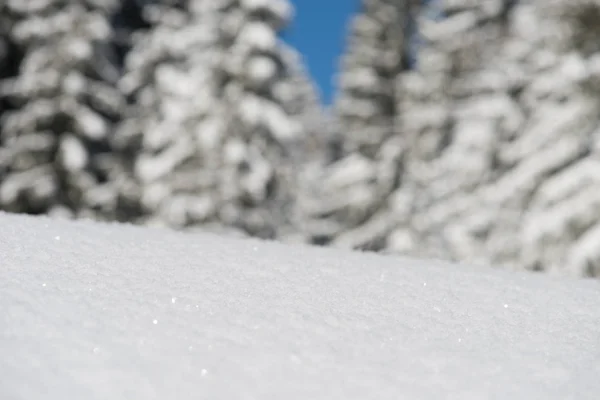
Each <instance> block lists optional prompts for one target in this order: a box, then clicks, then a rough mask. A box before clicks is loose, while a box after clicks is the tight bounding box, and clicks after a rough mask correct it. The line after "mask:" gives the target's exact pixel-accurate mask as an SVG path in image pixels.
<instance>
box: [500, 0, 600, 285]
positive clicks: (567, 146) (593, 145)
mask: <svg viewBox="0 0 600 400" xmlns="http://www.w3.org/2000/svg"><path fill="white" fill-rule="evenodd" d="M527 7H528V8H527ZM523 9H524V10H529V13H530V15H531V16H532V19H533V18H535V19H536V20H537V21H536V22H535V23H534V26H536V27H537V29H535V30H531V28H528V29H530V34H531V37H532V39H533V40H530V43H531V44H530V46H531V50H532V51H531V54H530V55H529V57H528V59H527V61H528V62H527V68H528V74H529V82H528V84H527V86H526V87H525V88H524V90H523V91H522V93H521V95H520V105H521V107H522V109H523V112H524V113H525V114H526V115H527V122H526V123H525V125H524V126H523V129H522V131H521V133H520V135H519V137H518V139H517V140H515V141H514V143H512V144H511V145H510V146H507V147H506V148H505V149H504V152H503V156H504V158H505V159H509V160H511V161H513V162H514V167H513V168H512V170H511V171H510V172H508V173H507V177H506V179H504V180H505V181H506V183H505V184H504V185H500V184H499V185H498V188H496V189H498V190H500V189H501V190H502V191H503V193H513V194H511V197H510V198H512V199H514V200H513V201H518V200H520V202H521V205H520V206H521V207H523V213H522V214H521V215H520V218H519V222H520V228H521V229H520V234H519V242H520V244H521V246H522V248H521V249H520V250H521V251H520V253H519V256H520V257H519V259H518V261H517V263H518V264H520V265H523V266H525V267H526V268H530V269H534V270H546V271H548V270H549V271H552V272H559V273H561V274H562V273H568V274H573V275H577V276H600V250H599V249H600V192H599V191H598V190H597V186H596V185H598V184H599V183H600V159H599V154H600V153H599V152H600V147H599V144H600V1H598V0H552V1H541V0H537V1H535V2H533V3H532V4H531V5H528V6H523ZM532 22H533V21H523V27H522V30H525V29H526V28H527V26H526V25H525V24H526V23H528V25H530V24H532ZM508 182H511V183H510V184H509V183H508ZM506 198H507V200H508V199H509V197H508V196H507V197H506Z"/></svg>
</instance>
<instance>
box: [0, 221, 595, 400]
mask: <svg viewBox="0 0 600 400" xmlns="http://www.w3.org/2000/svg"><path fill="white" fill-rule="evenodd" d="M0 227H1V229H0V398H2V399H5V400H16V399H27V400H35V399H45V400H51V399H66V398H73V399H90V400H91V399H111V400H117V399H127V400H132V399H143V400H149V399H213V400H214V399H286V400H291V399H361V400H363V399H507V398H511V399H561V400H562V399H579V400H581V399H597V398H599V397H600V379H598V377H599V376H600V290H599V289H598V282H597V281H591V280H590V281H584V280H579V281H578V280H558V279H557V278H552V277H549V276H542V275H534V274H527V273H513V272H508V271H499V270H492V269H490V270H484V269H475V268H471V267H467V266H462V267H459V266H456V265H451V264H446V263H442V262H434V261H431V262H420V261H414V260H409V259H404V258H400V257H391V256H388V257H384V256H381V255H376V254H356V253H346V252H343V251H339V250H333V249H322V248H308V247H302V246H288V245H283V244H275V243H269V242H261V241H257V240H251V239H231V238H222V237H218V236H216V235H212V234H189V235H184V234H180V233H173V232H168V231H162V230H158V229H156V230H155V229H142V228H136V227H132V226H120V225H100V224H95V223H91V222H83V221H79V222H72V221H64V220H52V219H49V218H46V217H26V216H16V215H9V214H0Z"/></svg>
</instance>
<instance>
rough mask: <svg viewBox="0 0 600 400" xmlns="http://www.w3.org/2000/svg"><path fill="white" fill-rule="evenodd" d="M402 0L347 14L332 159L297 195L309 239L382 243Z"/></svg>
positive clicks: (395, 162)
mask: <svg viewBox="0 0 600 400" xmlns="http://www.w3.org/2000/svg"><path fill="white" fill-rule="evenodd" d="M409 3H410V2H409V1H408V0H364V1H362V3H361V10H360V12H359V13H358V14H357V15H356V16H355V18H354V19H353V20H352V22H351V26H350V32H349V37H348V39H347V50H346V53H345V54H344V55H343V56H342V60H341V65H340V68H341V71H340V73H339V77H338V94H337V97H336V99H335V101H334V106H333V110H332V113H333V118H334V126H333V129H334V130H335V131H334V136H335V138H334V140H333V143H332V144H331V148H332V152H331V157H330V160H328V162H327V163H326V164H327V165H324V166H323V168H322V169H321V170H320V171H317V172H315V173H313V174H312V176H311V177H310V178H309V180H311V181H312V182H313V184H312V185H306V187H305V188H304V189H303V195H302V197H301V204H300V207H301V212H302V214H303V215H304V223H303V226H302V230H303V232H304V233H305V235H306V237H307V241H309V242H311V243H315V244H332V245H335V246H342V247H348V248H355V249H369V250H380V249H381V248H383V247H384V246H385V239H386V236H387V234H388V233H389V231H390V229H391V228H393V227H394V221H393V218H392V217H393V215H394V213H391V212H390V209H391V208H392V207H393V205H391V204H390V202H391V199H392V197H393V196H392V194H393V193H394V191H395V190H396V188H397V187H398V185H399V181H400V175H401V161H402V155H403V147H402V141H401V137H400V136H399V135H398V130H397V127H396V118H397V115H396V111H397V110H396V103H397V96H398V94H397V90H396V79H397V77H398V75H399V74H400V72H401V71H402V70H404V69H405V67H406V59H405V54H404V53H405V49H406V47H407V42H406V36H407V29H408V24H409V11H410V4H409Z"/></svg>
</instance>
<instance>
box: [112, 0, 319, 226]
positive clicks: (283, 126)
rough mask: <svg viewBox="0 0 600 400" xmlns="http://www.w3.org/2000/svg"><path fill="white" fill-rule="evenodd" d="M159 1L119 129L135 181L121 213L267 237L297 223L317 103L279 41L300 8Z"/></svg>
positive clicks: (126, 190) (125, 184) (276, 0)
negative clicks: (298, 151)
mask: <svg viewBox="0 0 600 400" xmlns="http://www.w3.org/2000/svg"><path fill="white" fill-rule="evenodd" d="M158 6H159V8H158V10H160V11H155V12H154V14H155V15H156V16H157V18H156V20H155V21H154V22H153V23H154V26H153V28H152V29H151V30H150V31H148V32H147V34H145V35H144V37H143V39H140V40H139V41H138V42H137V43H136V45H135V46H134V48H133V50H132V52H131V53H130V55H129V56H128V58H127V64H126V74H125V76H124V78H123V80H122V81H121V87H122V88H123V90H124V91H125V92H126V93H127V94H128V96H130V98H131V99H132V101H133V106H132V108H131V110H130V112H129V113H128V117H127V118H126V119H125V121H124V122H123V124H122V126H121V127H120V129H119V132H118V134H117V136H116V146H117V147H119V148H120V149H121V153H122V154H123V155H124V156H123V157H121V158H123V160H124V162H123V163H122V167H121V169H122V170H123V171H125V175H122V176H127V178H126V179H122V180H121V181H120V182H119V186H120V188H121V189H120V197H121V199H120V207H119V210H120V211H119V213H120V214H121V215H120V216H119V219H126V220H130V219H132V217H133V218H134V219H136V220H138V221H145V222H147V223H158V224H162V225H167V226H171V227H176V228H186V229H193V228H197V227H200V228H202V229H205V228H207V227H210V226H211V225H214V226H215V227H216V228H217V229H222V228H225V229H236V230H238V231H241V232H244V233H246V234H250V235H255V236H260V237H265V238H274V237H277V236H278V235H279V234H280V233H279V232H278V231H280V230H281V231H284V230H290V229H291V222H290V216H291V206H292V204H293V197H294V191H295V174H296V170H297V166H296V165H295V164H294V160H295V158H293V157H292V154H291V153H290V150H292V149H293V148H294V146H295V145H298V144H302V140H303V134H302V133H303V132H302V124H301V121H302V120H303V119H304V116H303V115H302V114H303V112H302V109H303V108H305V109H307V107H308V105H307V106H306V107H304V106H301V105H300V106H299V105H298V101H299V100H300V103H303V100H301V99H302V95H301V94H300V93H293V91H294V90H297V88H295V87H294V86H293V85H291V84H290V83H291V82H293V81H294V80H295V79H298V76H299V75H298V73H297V66H295V65H291V63H290V60H291V59H290V57H289V54H290V53H289V49H286V47H285V46H284V45H283V44H282V43H281V42H280V41H279V40H278V37H277V33H278V31H279V30H280V29H282V28H283V27H284V26H285V25H286V24H287V23H288V21H289V19H290V17H291V8H290V5H289V4H288V3H287V2H286V1H283V0H264V1H263V0H261V1H258V0H243V1H242V0H218V1H210V2H207V1H203V0H195V1H194V0H190V1H187V2H179V3H177V4H176V5H175V6H173V5H172V4H162V3H160V4H158ZM152 7H156V5H152ZM146 12H147V13H148V14H152V11H151V10H150V6H149V8H148V9H147V10H146ZM286 55H287V56H286ZM117 175H119V176H121V174H120V173H117ZM286 226H288V227H289V228H285V227H286Z"/></svg>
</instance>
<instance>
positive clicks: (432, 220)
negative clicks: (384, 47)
mask: <svg viewBox="0 0 600 400" xmlns="http://www.w3.org/2000/svg"><path fill="white" fill-rule="evenodd" d="M463 3H464V4H463V5H464V7H463V8H462V9H457V8H454V9H451V10H449V9H448V8H446V9H442V11H443V12H442V13H438V14H437V15H438V16H440V18H439V19H437V20H436V21H434V22H433V23H431V25H430V26H427V25H428V24H430V23H429V22H428V23H425V22H421V24H422V26H423V28H422V30H423V32H424V35H423V37H424V38H426V39H427V40H426V41H425V42H424V44H423V47H422V48H421V50H420V52H419V53H420V54H419V57H417V58H418V61H419V62H420V64H418V66H417V68H416V71H415V73H410V74H406V75H405V78H404V80H403V85H404V90H403V93H405V94H406V95H407V97H406V98H405V99H403V101H404V102H405V104H404V106H403V109H404V113H403V116H404V117H405V118H404V120H403V124H404V132H405V134H406V135H407V136H408V137H409V138H411V141H410V142H409V144H408V148H409V151H408V153H409V155H410V157H407V164H406V170H407V177H408V178H407V180H408V179H415V180H418V179H420V180H421V184H419V185H418V187H419V190H417V191H416V192H417V193H418V195H417V204H418V205H419V206H420V207H421V209H420V210H416V212H415V211H414V210H413V211H414V217H413V218H412V222H411V224H410V227H411V229H413V231H416V232H418V233H417V234H416V236H417V240H416V241H415V243H416V244H415V246H414V247H413V248H414V249H416V250H417V252H419V253H420V254H423V255H425V256H428V257H431V256H432V255H434V254H435V255H437V256H439V257H443V258H452V259H455V260H459V261H471V262H479V263H482V264H486V265H493V266H497V267H506V268H518V269H522V268H528V269H534V270H562V272H564V271H565V270H567V271H570V272H571V273H574V274H577V275H598V274H599V273H598V265H599V264H600V255H599V254H598V251H597V248H598V244H599V241H598V240H599V239H598V237H600V236H598V234H597V232H598V228H597V226H598V220H599V219H600V206H599V205H600V195H598V194H597V193H596V192H597V191H595V190H594V189H593V188H594V187H595V184H596V181H597V179H598V178H597V176H596V175H598V174H597V171H598V166H597V165H596V164H597V163H596V161H595V157H596V152H597V151H598V150H597V144H596V143H597V141H598V132H600V130H599V129H598V128H599V124H598V122H599V120H600V118H599V117H600V114H599V113H600V112H599V111H598V110H600V107H599V105H600V103H599V100H598V99H599V98H600V96H599V93H598V90H599V82H600V81H599V79H598V78H599V75H598V73H599V71H600V68H599V66H600V63H599V62H598V61H599V60H600V58H599V57H598V49H599V47H598V45H597V43H598V38H599V34H600V31H598V29H597V28H596V22H597V21H600V18H599V16H600V11H599V10H600V7H599V4H600V3H599V2H597V1H591V0H590V1H585V0H582V1H576V2H571V1H568V0H565V1H562V0H556V1H550V2H548V1H543V0H532V1H519V2H509V1H506V2H499V1H491V0H490V1H488V2H486V1H482V2H476V3H475V2H473V3H468V2H463ZM434 4H435V3H434ZM437 4H441V5H444V4H446V6H447V7H449V5H452V6H453V7H458V4H459V2H456V1H453V2H450V1H448V2H444V1H443V0H438V3H437ZM467 5H469V7H471V8H470V9H469V7H466V6H467ZM480 7H481V8H480ZM449 11H451V12H449ZM459 11H460V12H459ZM492 11H493V12H492ZM464 13H467V14H464ZM461 14H463V15H462V16H461ZM469 14H470V15H471V16H470V17H467V16H465V15H469ZM448 15H449V16H450V17H448ZM486 15H487V16H488V18H487V19H483V20H482V19H481V18H482V17H483V16H486ZM476 17H479V19H477V18H476ZM448 18H450V20H451V21H452V19H455V21H454V23H455V25H456V26H458V27H460V28H461V29H458V30H456V31H455V30H453V29H450V28H448V27H450V26H452V25H451V24H450V23H449V22H447V19H448ZM468 21H470V23H467V22H468ZM465 27H469V28H470V29H471V28H472V35H473V36H472V37H473V38H474V39H475V40H476V41H475V44H476V43H480V45H474V42H473V41H472V40H470V39H469V33H468V32H463V31H464V28H465ZM444 28H448V29H449V31H444ZM430 29H432V30H430ZM432 31H433V33H435V32H436V31H437V32H438V33H439V35H438V37H439V38H442V40H441V41H440V44H439V45H438V46H437V49H439V50H436V46H435V45H434V43H435V42H434V41H431V40H430V38H431V37H432V36H434V35H432V33H431V32H432ZM452 32H454V33H452ZM453 44H456V46H454V45H453ZM463 44H466V45H468V47H466V48H465V50H466V53H462V54H467V55H469V56H468V57H467V58H466V60H467V61H469V63H470V62H471V61H472V60H475V61H476V63H475V64H470V65H471V67H469V68H466V69H462V68H459V67H457V60H456V59H455V57H456V55H460V54H461V53H457V52H456V51H455V49H457V48H459V49H460V48H461V47H462V45H463ZM432 47H433V49H432ZM448 50H450V51H448ZM473 50H476V52H475V53H474V54H473V53H472V52H473ZM424 57H431V58H428V59H429V60H430V62H428V63H423V62H422V60H423V58H424ZM464 59H465V58H462V60H464ZM434 60H437V61H436V62H434ZM460 60H461V59H459V61H460ZM436 65H437V66H444V67H445V68H439V69H438V70H436V73H437V74H438V75H435V74H433V73H432V72H431V71H432V70H434V69H435V68H433V66H436ZM458 65H465V64H464V63H463V62H462V61H460V63H459V64H458ZM467 65H468V64H467ZM423 68H426V70H427V73H424V72H423V71H422V70H423ZM436 76H437V77H439V78H437V77H436ZM436 85H439V86H438V88H437V89H436V90H433V91H432V90H430V88H431V87H436ZM411 88H413V89H414V90H411ZM415 99H423V100H422V101H421V102H419V101H415ZM428 99H434V100H435V101H431V100H428ZM413 103H414V104H413ZM432 106H433V107H432ZM409 110H410V111H409ZM434 116H439V118H433V117H434ZM423 133H430V139H427V136H423ZM414 138H418V139H419V140H424V141H423V142H421V143H420V142H419V141H416V142H415V141H414ZM415 144H416V145H415ZM423 144H424V145H423ZM415 158H416V159H415ZM390 242H393V241H392V240H390ZM423 244H425V247H424V248H423V247H420V246H423ZM437 248H441V249H442V250H443V252H441V253H440V252H438V253H437V254H436V250H435V249H437Z"/></svg>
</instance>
